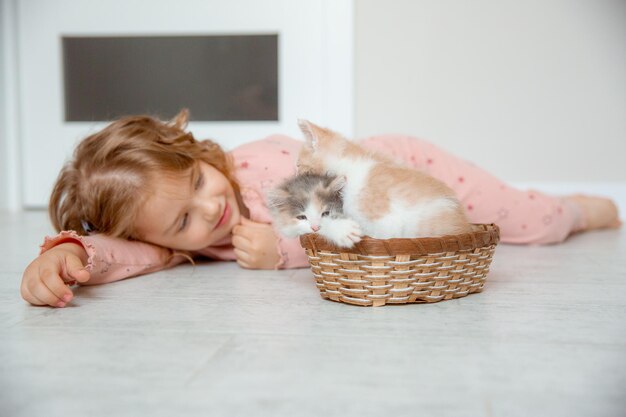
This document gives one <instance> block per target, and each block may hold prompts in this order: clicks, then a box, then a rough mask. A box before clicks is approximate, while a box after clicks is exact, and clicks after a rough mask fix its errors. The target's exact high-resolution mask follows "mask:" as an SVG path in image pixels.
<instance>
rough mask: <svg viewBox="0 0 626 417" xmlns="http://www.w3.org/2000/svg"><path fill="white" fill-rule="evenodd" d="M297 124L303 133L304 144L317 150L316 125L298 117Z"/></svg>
mask: <svg viewBox="0 0 626 417" xmlns="http://www.w3.org/2000/svg"><path fill="white" fill-rule="evenodd" d="M298 126H300V130H301V131H302V133H304V141H305V146H308V147H309V148H310V149H311V150H313V151H315V150H317V144H318V140H319V138H318V136H317V132H316V129H315V128H316V127H317V126H315V125H314V124H313V123H311V122H309V121H308V120H304V119H298Z"/></svg>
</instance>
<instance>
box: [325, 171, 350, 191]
mask: <svg viewBox="0 0 626 417" xmlns="http://www.w3.org/2000/svg"><path fill="white" fill-rule="evenodd" d="M345 185H346V176H345V175H340V176H338V177H336V178H334V179H333V180H332V181H331V182H330V184H328V188H330V189H331V190H332V191H333V192H336V193H337V192H339V191H341V190H342V189H343V187H344V186H345Z"/></svg>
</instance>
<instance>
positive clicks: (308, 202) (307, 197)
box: [268, 173, 361, 247]
mask: <svg viewBox="0 0 626 417" xmlns="http://www.w3.org/2000/svg"><path fill="white" fill-rule="evenodd" d="M344 184H345V180H344V178H343V177H336V176H330V175H325V174H323V175H320V174H313V173H305V174H301V175H296V176H294V177H291V178H288V179H287V180H285V181H284V182H283V183H281V184H280V185H279V186H278V187H276V188H274V189H273V190H271V191H270V192H268V206H269V208H270V211H271V213H272V217H273V218H274V224H275V225H276V227H277V228H278V230H279V231H280V232H281V233H282V234H283V235H285V236H287V237H296V236H299V235H303V234H305V233H313V232H318V233H319V234H320V235H321V236H323V237H324V238H326V239H327V240H329V241H330V242H331V243H333V244H335V245H336V246H340V247H352V246H353V245H354V244H355V243H356V242H359V241H360V240H361V229H360V227H359V225H358V224H357V223H356V222H355V221H353V220H351V219H349V218H347V217H346V216H345V215H344V213H343V201H342V197H341V189H342V188H343V186H344Z"/></svg>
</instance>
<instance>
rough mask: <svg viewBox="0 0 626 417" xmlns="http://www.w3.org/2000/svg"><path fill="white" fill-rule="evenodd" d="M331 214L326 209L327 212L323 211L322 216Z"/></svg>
mask: <svg viewBox="0 0 626 417" xmlns="http://www.w3.org/2000/svg"><path fill="white" fill-rule="evenodd" d="M329 215H330V211H328V210H326V211H325V212H323V213H322V217H326V216H329Z"/></svg>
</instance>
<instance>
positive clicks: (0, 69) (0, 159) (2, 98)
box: [0, 1, 9, 209]
mask: <svg viewBox="0 0 626 417" xmlns="http://www.w3.org/2000/svg"><path fill="white" fill-rule="evenodd" d="M3 6H4V1H2V2H0V22H2V23H4V15H5V13H6V12H5V10H4V7H3ZM2 27H4V25H2ZM4 54H5V34H4V30H2V29H0V209H1V208H4V207H6V206H7V204H8V202H7V193H6V189H7V184H6V182H7V179H8V174H9V173H8V172H6V168H5V167H6V164H5V163H4V162H5V161H4V155H6V153H7V149H6V146H7V139H6V131H5V127H4V126H5V125H6V96H7V93H6V88H5V86H4V85H5V71H4V67H5V61H6V60H5V57H4Z"/></svg>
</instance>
